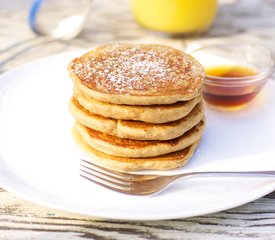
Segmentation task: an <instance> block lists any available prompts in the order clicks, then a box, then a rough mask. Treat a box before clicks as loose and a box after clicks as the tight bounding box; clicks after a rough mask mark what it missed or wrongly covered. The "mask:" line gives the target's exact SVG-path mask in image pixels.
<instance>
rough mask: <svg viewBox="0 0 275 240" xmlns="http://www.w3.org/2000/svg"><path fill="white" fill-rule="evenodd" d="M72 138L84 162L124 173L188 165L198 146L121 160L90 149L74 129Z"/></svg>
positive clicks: (193, 145) (196, 143)
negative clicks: (83, 153)
mask: <svg viewBox="0 0 275 240" xmlns="http://www.w3.org/2000/svg"><path fill="white" fill-rule="evenodd" d="M73 136H74V138H75V140H76V141H77V143H78V145H79V146H80V147H81V148H82V150H83V151H84V152H85V153H86V154H87V155H88V156H87V158H86V159H85V160H87V161H91V162H94V163H96V164H99V165H102V166H105V167H108V168H110V169H116V170H120V171H125V172H131V171H139V170H168V169H175V168H178V167H182V166H184V165H185V164H187V163H188V161H189V159H190V158H191V157H192V155H193V153H194V151H195V149H196V147H197V146H198V144H199V142H195V143H194V144H192V145H190V146H188V147H186V148H185V149H183V150H181V151H177V152H173V153H169V154H166V155H162V156H157V157H147V158H123V157H115V156H111V155H108V154H105V153H103V152H100V151H98V150H96V149H94V148H92V147H90V146H89V145H88V144H87V143H86V142H85V141H84V140H83V138H82V137H81V136H80V134H79V133H78V131H76V130H75V129H73ZM88 157H89V158H88Z"/></svg>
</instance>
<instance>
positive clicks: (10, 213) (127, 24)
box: [0, 0, 275, 240]
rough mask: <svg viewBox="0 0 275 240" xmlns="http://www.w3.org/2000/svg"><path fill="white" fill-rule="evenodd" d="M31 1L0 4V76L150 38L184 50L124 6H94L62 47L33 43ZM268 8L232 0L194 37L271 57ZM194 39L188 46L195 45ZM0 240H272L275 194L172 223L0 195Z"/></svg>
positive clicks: (264, 0)
mask: <svg viewBox="0 0 275 240" xmlns="http://www.w3.org/2000/svg"><path fill="white" fill-rule="evenodd" d="M31 2H32V1H31V0H13V1H7V0H0V43H1V44H0V73H2V72H5V71H7V70H9V69H12V68H14V67H17V66H20V65H21V64H24V63H26V62H28V61H30V60H33V59H37V58H40V57H43V56H46V55H49V54H55V53H59V52H64V51H70V50H75V49H79V48H91V47H92V46H94V45H96V44H101V43H106V42H112V41H132V40H136V39H147V38H149V39H150V38H153V39H154V41H168V42H171V43H173V44H174V43H175V44H181V45H182V46H184V45H185V43H186V42H188V41H190V40H192V39H190V38H189V39H187V38H173V39H171V38H167V36H166V38H164V36H162V35H160V34H154V33H151V32H149V31H147V30H145V29H142V28H141V27H140V26H138V24H137V23H136V22H135V21H134V20H133V17H132V15H131V12H130V7H129V1H128V0H116V1H110V0H97V1H96V0H95V1H94V10H93V12H92V14H91V16H90V18H89V20H88V22H87V24H86V25H85V28H84V30H83V32H82V33H81V34H80V36H79V37H77V38H75V39H73V40H71V41H68V42H65V41H53V40H50V39H47V38H42V37H36V36H35V35H34V34H33V33H32V32H31V31H30V29H29V28H28V26H27V24H26V18H27V11H28V9H29V7H30V4H31ZM274 16H275V3H274V1H272V0H239V1H237V5H225V6H222V7H221V8H220V11H219V15H218V17H217V20H216V22H215V24H214V26H213V27H212V28H211V30H210V31H209V32H208V33H207V34H205V35H203V36H201V39H205V40H207V39H208V38H211V37H234V38H237V39H239V40H240V41H242V42H245V41H247V40H251V39H252V40H258V41H261V42H262V43H264V44H266V45H267V46H269V47H270V48H271V49H273V50H274V51H275V17H274ZM197 39H198V38H195V40H197ZM0 239H1V240H19V239H20V240H29V239H42V240H44V239H45V240H46V239H47V240H56V239H58V240H59V239H61V240H63V239H64V240H65V239H66V240H67V239H76V240H78V239H79V240H80V239H127V240H128V239H186V240H188V239H192V240H193V239H202V240H208V239H211V240H213V239H223V240H227V239H245V240H250V239H266V240H272V239H275V192H274V193H271V194H269V195H267V196H265V197H263V198H261V199H258V200H257V201H254V202H252V203H249V204H246V205H244V206H241V207H238V208H235V209H230V210H227V211H223V212H220V213H215V214H211V215H206V216H200V217H193V218H188V219H179V220H171V221H149V222H145V221H139V222H136V221H133V222H128V221H111V220H102V219H94V218H90V217H86V216H80V215H76V214H70V213H66V212H62V211H58V210H54V209H49V208H45V207H42V206H38V205H36V204H33V203H31V202H28V201H24V200H22V199H19V198H17V197H15V196H13V195H12V194H10V193H8V192H6V191H5V190H3V189H1V188H0Z"/></svg>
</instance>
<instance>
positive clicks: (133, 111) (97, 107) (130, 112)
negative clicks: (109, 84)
mask: <svg viewBox="0 0 275 240" xmlns="http://www.w3.org/2000/svg"><path fill="white" fill-rule="evenodd" d="M74 97H75V98H76V99H77V101H78V102H79V103H80V104H81V105H82V106H83V107H84V108H85V109H86V110H88V111H89V112H91V113H94V114H99V115H101V116H104V117H108V118H115V119H123V120H135V121H142V122H148V123H166V122H172V121H176V120H178V119H180V118H183V117H185V116H186V115H187V114H189V113H190V112H191V110H192V109H193V108H194V107H195V106H196V104H197V103H198V102H200V101H201V97H196V98H193V99H192V100H190V101H182V102H177V103H174V104H168V105H151V106H133V105H124V104H112V103H106V102H101V101H97V100H95V99H93V98H91V97H88V96H87V95H86V94H83V93H80V92H79V91H77V90H76V91H75V93H74Z"/></svg>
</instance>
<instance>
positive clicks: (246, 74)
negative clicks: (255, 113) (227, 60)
mask: <svg viewBox="0 0 275 240" xmlns="http://www.w3.org/2000/svg"><path fill="white" fill-rule="evenodd" d="M205 71H206V80H205V84H204V89H203V97H204V100H205V101H206V102H207V103H209V104H211V105H213V106H216V107H225V108H232V109H239V108H242V107H243V106H245V105H246V104H247V103H248V102H250V101H251V100H252V99H254V97H255V96H256V95H257V94H258V92H259V91H260V90H261V88H262V86H263V85H264V84H265V81H262V80H263V79H260V80H258V78H257V77H258V76H257V74H258V72H257V71H256V70H255V69H253V68H249V67H244V66H234V65H233V66H232V65H224V66H223V65H221V66H215V67H211V68H207V69H206V70H205Z"/></svg>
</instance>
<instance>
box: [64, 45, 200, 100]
mask: <svg viewBox="0 0 275 240" xmlns="http://www.w3.org/2000/svg"><path fill="white" fill-rule="evenodd" d="M68 73H69V75H70V77H71V78H72V79H73V81H74V84H75V86H76V87H77V89H79V90H80V91H82V92H84V93H86V94H87V95H88V96H90V97H92V98H94V99H96V100H99V101H104V102H109V103H114V104H127V105H156V104H172V103H175V102H178V101H188V100H191V99H193V98H195V97H197V96H199V95H200V94H201V87H202V83H203V80H204V69H203V67H202V66H201V65H200V63H198V62H197V61H196V60H195V59H194V58H193V57H191V56H190V55H188V54H185V53H183V52H182V51H180V50H177V49H174V48H171V47H168V46H164V45H153V44H148V45H145V44H112V45H111V44H110V45H104V46H101V47H97V48H95V49H94V50H92V51H90V52H88V53H86V54H84V55H83V56H81V57H79V58H76V59H74V60H73V61H71V63H70V64H69V66H68Z"/></svg>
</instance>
